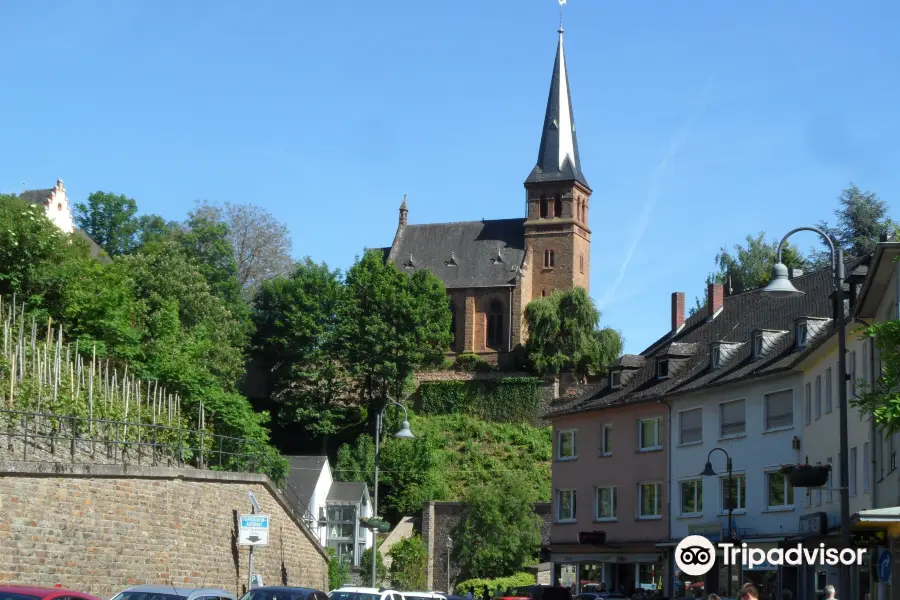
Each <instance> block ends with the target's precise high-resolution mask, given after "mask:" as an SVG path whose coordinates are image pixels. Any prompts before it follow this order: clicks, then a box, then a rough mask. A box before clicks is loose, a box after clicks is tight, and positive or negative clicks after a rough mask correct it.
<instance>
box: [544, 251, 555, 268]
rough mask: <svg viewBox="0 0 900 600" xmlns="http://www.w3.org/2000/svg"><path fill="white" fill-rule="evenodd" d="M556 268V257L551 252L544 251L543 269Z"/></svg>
mask: <svg viewBox="0 0 900 600" xmlns="http://www.w3.org/2000/svg"><path fill="white" fill-rule="evenodd" d="M554 266H556V257H555V256H554V253H553V250H544V268H545V269H549V268H551V267H554Z"/></svg>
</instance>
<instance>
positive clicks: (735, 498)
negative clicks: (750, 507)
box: [719, 474, 747, 513]
mask: <svg viewBox="0 0 900 600" xmlns="http://www.w3.org/2000/svg"><path fill="white" fill-rule="evenodd" d="M719 481H720V482H721V483H720V484H719V489H720V490H721V496H720V498H719V500H720V501H721V510H720V512H721V513H726V512H728V500H729V498H730V499H731V502H732V503H733V506H732V510H746V509H747V500H746V497H747V477H746V476H745V475H743V474H741V475H735V474H732V475H731V484H730V485H729V483H728V477H727V476H726V477H722V478H721V479H719Z"/></svg>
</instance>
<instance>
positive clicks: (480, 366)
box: [453, 352, 494, 372]
mask: <svg viewBox="0 0 900 600" xmlns="http://www.w3.org/2000/svg"><path fill="white" fill-rule="evenodd" d="M453 370H454V371H468V372H476V371H477V372H485V371H493V370H494V366H493V365H491V364H490V363H489V362H487V361H485V360H483V359H482V358H481V357H480V356H478V355H477V354H472V353H471V352H467V353H464V354H460V355H459V356H457V357H456V361H455V362H454V363H453Z"/></svg>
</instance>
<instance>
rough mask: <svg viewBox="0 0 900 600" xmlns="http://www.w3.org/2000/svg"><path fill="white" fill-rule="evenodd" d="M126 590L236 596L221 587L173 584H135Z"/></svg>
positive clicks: (186, 594)
mask: <svg viewBox="0 0 900 600" xmlns="http://www.w3.org/2000/svg"><path fill="white" fill-rule="evenodd" d="M125 591H126V592H147V593H150V594H173V593H174V594H175V595H176V596H183V597H185V598H188V597H190V596H206V595H209V596H212V595H215V596H225V597H226V598H235V600H237V599H236V597H235V595H234V594H232V593H231V592H227V591H225V590H223V589H221V588H183V587H182V588H180V587H175V586H171V585H135V586H132V587H130V588H128V589H127V590H125Z"/></svg>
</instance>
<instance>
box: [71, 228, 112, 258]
mask: <svg viewBox="0 0 900 600" xmlns="http://www.w3.org/2000/svg"><path fill="white" fill-rule="evenodd" d="M75 235H77V236H79V237H81V238H82V239H84V241H85V242H87V245H88V249H89V250H90V253H91V258H93V259H94V260H97V261H98V262H101V263H103V264H109V263H111V262H112V259H111V258H110V257H109V255H108V254H107V253H106V250H104V249H103V248H101V247H100V244H98V243H97V242H95V241H94V240H93V239H91V236H89V235H88V233H87V232H86V231H85V230H84V229H79V228H77V227H76V228H75Z"/></svg>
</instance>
